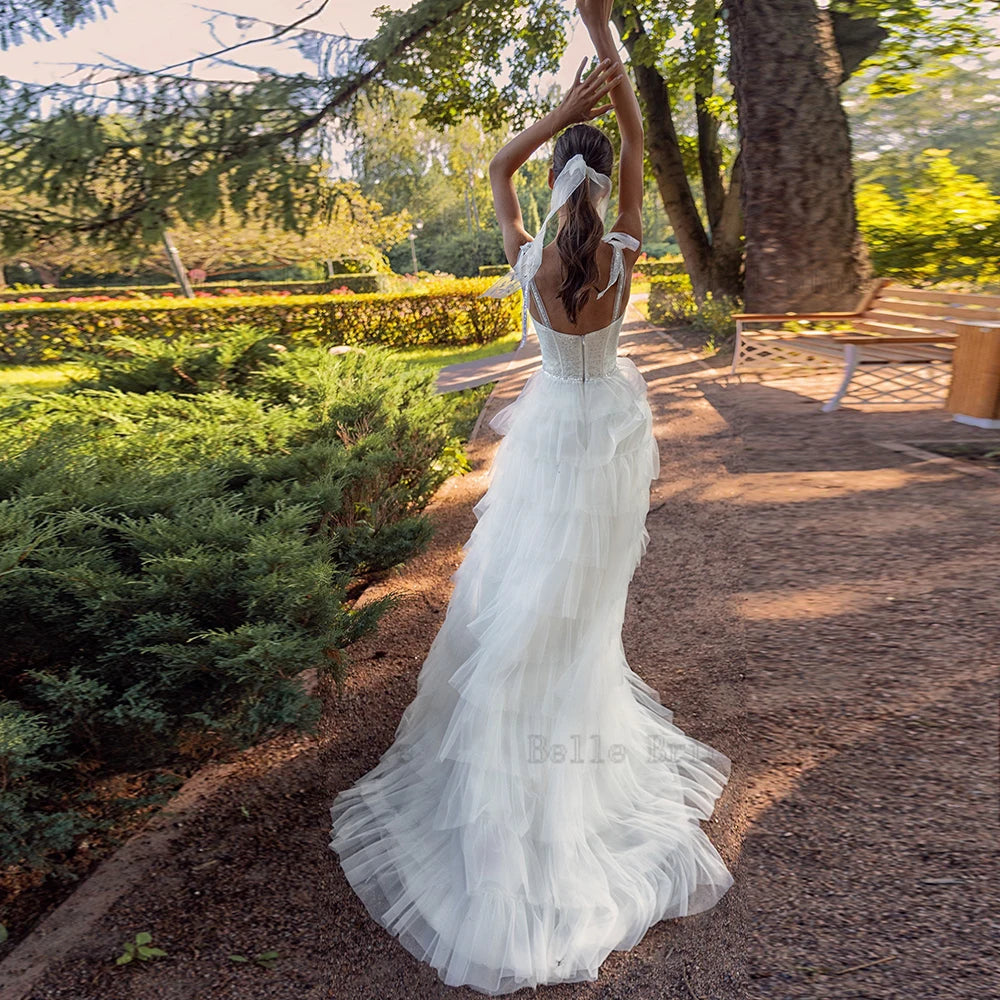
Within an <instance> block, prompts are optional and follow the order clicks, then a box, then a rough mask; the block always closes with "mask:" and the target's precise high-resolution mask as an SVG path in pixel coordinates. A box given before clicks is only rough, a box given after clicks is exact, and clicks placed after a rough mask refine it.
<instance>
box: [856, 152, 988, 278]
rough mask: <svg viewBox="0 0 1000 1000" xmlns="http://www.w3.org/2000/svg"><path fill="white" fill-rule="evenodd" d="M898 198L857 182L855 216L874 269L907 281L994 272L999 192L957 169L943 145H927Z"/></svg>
mask: <svg viewBox="0 0 1000 1000" xmlns="http://www.w3.org/2000/svg"><path fill="white" fill-rule="evenodd" d="M921 159H922V170H921V171H920V173H919V174H918V175H917V176H916V177H915V178H913V179H911V180H909V181H908V182H906V184H905V186H904V187H903V190H902V191H901V193H900V195H899V196H898V197H893V195H891V194H890V193H889V191H888V190H887V189H886V188H885V187H884V186H883V185H881V184H875V183H867V184H862V185H860V186H859V188H858V192H857V204H858V217H859V222H860V225H861V229H862V232H863V233H864V235H865V239H866V240H867V242H868V246H869V249H870V252H871V255H872V260H873V262H874V264H875V268H876V271H877V272H878V273H879V274H881V275H884V276H886V277H891V278H896V279H898V280H899V281H902V282H904V283H907V284H918V285H925V284H935V283H937V282H941V281H970V282H995V281H997V280H998V279H1000V196H998V195H997V194H994V193H993V192H992V191H990V189H989V187H988V186H987V185H986V184H984V183H983V182H982V181H981V180H979V179H978V178H977V177H974V176H972V175H971V174H966V173H962V172H961V171H959V169H958V168H957V167H956V166H955V164H954V163H952V161H951V159H950V157H949V156H948V152H947V151H946V150H940V149H929V150H926V151H925V152H924V154H923V156H922V158H921Z"/></svg>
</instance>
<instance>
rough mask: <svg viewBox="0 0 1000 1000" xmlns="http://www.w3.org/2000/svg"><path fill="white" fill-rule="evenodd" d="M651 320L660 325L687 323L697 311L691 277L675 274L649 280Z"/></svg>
mask: <svg viewBox="0 0 1000 1000" xmlns="http://www.w3.org/2000/svg"><path fill="white" fill-rule="evenodd" d="M648 309H649V321H650V322H651V323H656V324H657V325H658V326H669V325H671V324H672V323H685V322H687V321H689V320H690V319H691V318H692V317H693V316H694V315H695V313H696V312H697V304H696V303H695V300H694V290H693V289H692V287H691V279H690V278H689V277H688V276H687V275H686V274H673V275H666V276H663V277H655V278H650V280H649V306H648Z"/></svg>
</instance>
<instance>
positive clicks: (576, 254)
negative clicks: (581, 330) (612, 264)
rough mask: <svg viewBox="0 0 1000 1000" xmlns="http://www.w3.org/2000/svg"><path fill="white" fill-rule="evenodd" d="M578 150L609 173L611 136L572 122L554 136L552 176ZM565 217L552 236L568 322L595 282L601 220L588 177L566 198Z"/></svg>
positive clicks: (612, 164)
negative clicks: (556, 232) (557, 230)
mask: <svg viewBox="0 0 1000 1000" xmlns="http://www.w3.org/2000/svg"><path fill="white" fill-rule="evenodd" d="M577 153H580V154H581V155H582V156H583V158H584V160H586V162H587V166H588V167H593V168H594V170H596V171H597V172H598V173H601V174H609V175H610V173H611V168H612V167H613V166H614V162H615V153H614V149H612V147H611V140H610V139H608V137H607V136H606V135H605V134H604V133H603V132H602V131H601V130H600V129H597V128H594V126H593V125H573V126H571V127H570V128H568V129H566V131H565V132H563V133H562V135H560V136H559V138H558V139H557V140H556V146H555V149H554V150H553V153H552V169H553V170H554V171H555V174H556V176H557V177H558V176H559V173H560V172H561V171H562V168H563V167H565V166H566V163H567V162H568V161H569V160H570V159H572V157H574V156H576V154H577ZM566 210H567V215H566V221H565V222H564V223H563V225H562V228H561V229H560V230H559V235H558V236H557V237H556V247H557V249H558V250H559V257H560V259H561V260H562V284H561V285H560V286H559V298H560V299H561V300H562V303H563V306H564V307H565V309H566V315H567V316H568V317H569V318H570V322H571V323H575V322H576V317H577V315H578V314H579V312H580V309H581V307H582V306H583V304H584V302H586V301H587V296H588V295H589V294H590V289H591V287H592V286H593V287H595V288H596V286H597V282H598V279H599V277H600V274H599V272H598V270H597V248H598V247H599V246H600V245H601V237H603V236H604V220H603V219H601V218H599V216H598V215H597V212H596V211H595V210H594V204H593V202H592V201H591V200H590V180H589V178H585V179H584V181H583V183H582V184H581V185H580V186H579V187H578V188H577V189H576V190H575V191H574V192H573V193H572V194H571V195H570V196H569V201H567V202H566Z"/></svg>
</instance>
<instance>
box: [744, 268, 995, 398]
mask: <svg viewBox="0 0 1000 1000" xmlns="http://www.w3.org/2000/svg"><path fill="white" fill-rule="evenodd" d="M733 318H734V319H735V320H736V347H735V351H734V354H733V364H732V372H733V374H737V373H738V372H739V371H740V370H743V369H752V370H761V369H775V368H777V369H784V370H786V371H787V370H788V369H806V368H816V367H824V366H829V365H830V364H836V365H838V367H839V366H841V365H842V366H843V369H844V376H843V379H842V380H841V383H840V386H839V387H838V389H837V391H836V393H835V394H834V395H833V396H832V397H831V398H830V399H829V400H828V401H827V402H826V403H824V404H823V407H822V409H823V411H824V412H826V413H829V412H830V411H832V410H835V409H836V408H837V407H838V406H839V405H840V403H841V401H842V400H843V399H844V397H845V395H847V394H848V392H850V395H851V397H852V398H854V399H857V400H858V401H861V402H868V403H900V402H905V403H913V402H931V401H933V402H938V403H940V402H941V401H942V397H944V396H945V395H946V394H947V391H948V387H949V384H950V381H951V361H952V355H953V352H954V349H955V346H956V344H957V343H958V334H959V332H960V331H961V329H962V328H963V327H969V326H972V327H982V328H986V327H993V328H995V329H996V334H995V335H996V336H1000V328H997V321H1000V295H980V294H970V293H964V292H950V291H945V290H942V289H935V288H910V287H907V286H906V285H896V284H893V283H891V282H890V281H888V280H885V279H880V280H879V281H877V282H875V283H874V285H873V286H872V287H871V288H870V289H869V290H868V291H867V293H866V294H865V295H864V296H863V297H862V299H861V301H860V303H859V304H858V307H857V309H856V310H854V311H853V312H839V313H838V312H816V313H738V314H737V315H735V316H734V317H733ZM788 323H795V324H796V325H797V326H800V327H801V326H807V325H808V324H813V323H824V324H832V325H834V326H835V327H837V328H836V329H830V330H811V329H808V328H806V329H801V328H800V329H794V330H788V329H784V328H783V325H784V324H788ZM760 324H766V326H765V327H764V328H763V329H757V328H756V327H758V326H759V325H760Z"/></svg>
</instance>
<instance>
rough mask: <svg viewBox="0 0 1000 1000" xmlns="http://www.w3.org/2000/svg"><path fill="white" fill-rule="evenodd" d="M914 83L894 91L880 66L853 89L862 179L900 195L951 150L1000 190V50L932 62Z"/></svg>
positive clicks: (849, 97)
mask: <svg viewBox="0 0 1000 1000" xmlns="http://www.w3.org/2000/svg"><path fill="white" fill-rule="evenodd" d="M909 84H910V85H909V88H908V89H902V88H901V87H899V86H898V87H897V88H896V89H895V90H894V91H893V92H891V93H887V92H886V90H885V88H884V87H883V86H882V84H881V82H880V74H879V72H878V68H877V67H872V68H870V69H866V70H864V71H862V72H860V73H858V74H857V75H856V76H855V77H854V78H853V79H851V80H850V81H849V82H848V83H847V84H845V86H844V91H845V94H844V96H845V106H846V108H847V111H848V115H849V117H850V121H851V139H852V142H853V146H854V152H855V173H856V174H857V176H858V180H859V181H877V182H879V183H881V184H884V185H885V186H886V188H887V189H888V190H890V191H892V192H894V193H896V194H898V193H899V191H900V190H901V185H903V184H905V183H907V182H908V181H909V180H912V179H914V178H916V177H917V175H919V174H920V173H921V171H922V170H923V167H924V160H923V151H924V149H926V148H928V147H933V148H936V149H948V150H950V151H951V159H952V161H953V162H954V163H955V164H957V165H958V166H960V167H961V168H962V169H963V170H964V171H967V172H968V173H971V174H975V175H976V176H977V177H978V178H980V180H983V181H985V182H986V183H987V184H988V185H989V186H990V187H991V188H992V189H993V190H994V191H1000V129H998V128H997V115H998V113H1000V53H998V52H997V51H996V50H987V51H985V52H982V53H976V54H972V55H969V56H965V57H963V58H961V59H956V60H935V61H931V62H928V63H927V64H926V65H925V66H923V67H922V68H921V69H920V70H919V72H914V73H912V74H911V75H910V77H909Z"/></svg>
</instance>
